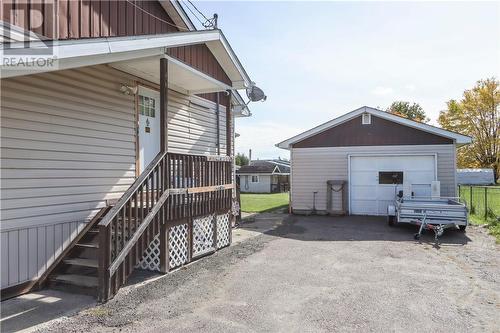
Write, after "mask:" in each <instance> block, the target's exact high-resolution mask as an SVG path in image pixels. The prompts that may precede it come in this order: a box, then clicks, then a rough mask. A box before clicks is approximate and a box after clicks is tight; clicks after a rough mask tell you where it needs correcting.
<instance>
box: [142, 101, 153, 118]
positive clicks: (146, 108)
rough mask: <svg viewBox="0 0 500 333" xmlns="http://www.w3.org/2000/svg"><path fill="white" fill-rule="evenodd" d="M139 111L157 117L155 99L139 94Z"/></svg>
mask: <svg viewBox="0 0 500 333" xmlns="http://www.w3.org/2000/svg"><path fill="white" fill-rule="evenodd" d="M139 112H140V114H141V115H143V116H146V117H152V118H154V117H155V99H154V98H151V97H148V96H142V95H139Z"/></svg>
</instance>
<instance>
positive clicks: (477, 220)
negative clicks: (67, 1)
mask: <svg viewBox="0 0 500 333" xmlns="http://www.w3.org/2000/svg"><path fill="white" fill-rule="evenodd" d="M460 197H461V198H462V199H463V200H464V201H465V202H466V204H467V207H468V208H469V219H470V222H471V223H472V224H476V225H483V224H487V225H488V231H489V233H490V234H491V235H493V236H495V238H496V239H497V243H500V221H499V218H500V186H488V187H485V186H472V187H471V186H460ZM485 202H487V204H486V205H485ZM485 208H487V211H486V214H485Z"/></svg>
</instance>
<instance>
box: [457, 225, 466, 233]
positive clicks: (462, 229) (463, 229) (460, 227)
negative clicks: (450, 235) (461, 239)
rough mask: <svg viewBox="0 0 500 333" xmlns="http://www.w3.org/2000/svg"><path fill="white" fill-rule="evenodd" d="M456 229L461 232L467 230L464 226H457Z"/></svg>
mask: <svg viewBox="0 0 500 333" xmlns="http://www.w3.org/2000/svg"><path fill="white" fill-rule="evenodd" d="M458 228H459V229H460V231H461V232H465V229H467V226H466V225H459V226H458Z"/></svg>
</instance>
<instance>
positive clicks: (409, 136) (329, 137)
mask: <svg viewBox="0 0 500 333" xmlns="http://www.w3.org/2000/svg"><path fill="white" fill-rule="evenodd" d="M453 143H454V141H453V140H452V139H450V138H446V137H443V136H439V135H436V134H433V133H429V132H426V131H423V130H420V129H417V128H414V127H409V126H405V125H402V124H399V123H396V122H393V121H390V120H387V119H383V118H380V117H377V116H374V115H372V117H371V122H370V124H363V122H362V115H359V116H357V117H354V118H352V119H350V120H348V121H346V122H344V123H341V124H338V125H336V126H334V127H331V128H329V129H326V130H324V131H322V132H320V133H317V134H315V135H313V136H310V137H308V138H305V139H303V140H301V141H298V142H296V143H294V144H293V145H292V147H293V148H319V147H351V146H384V145H436V144H453Z"/></svg>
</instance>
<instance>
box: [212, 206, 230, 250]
mask: <svg viewBox="0 0 500 333" xmlns="http://www.w3.org/2000/svg"><path fill="white" fill-rule="evenodd" d="M230 216H231V215H230V214H229V213H226V214H222V215H217V216H216V217H215V218H216V222H217V249H220V248H222V247H224V246H228V245H229V241H230V240H229V231H230V226H229V223H230V221H231V218H230Z"/></svg>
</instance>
